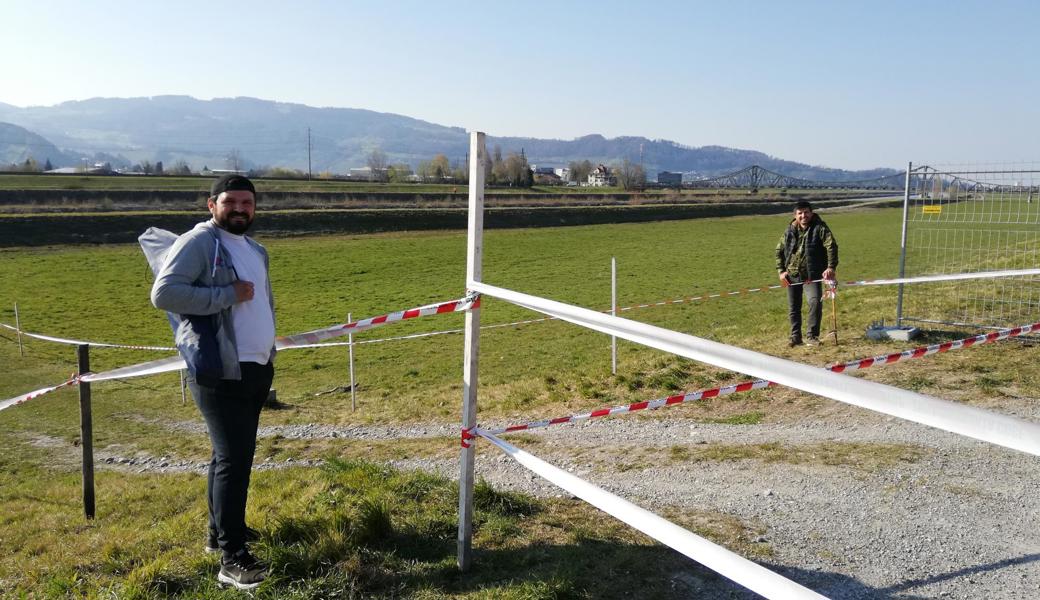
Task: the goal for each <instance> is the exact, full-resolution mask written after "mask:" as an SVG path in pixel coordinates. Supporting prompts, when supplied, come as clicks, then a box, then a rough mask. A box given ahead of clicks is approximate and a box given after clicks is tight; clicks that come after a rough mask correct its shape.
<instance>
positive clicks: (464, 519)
mask: <svg viewBox="0 0 1040 600" xmlns="http://www.w3.org/2000/svg"><path fill="white" fill-rule="evenodd" d="M484 137H485V136H484V133H482V132H479V131H474V132H471V133H470V134H469V223H468V227H467V233H466V287H467V288H468V287H470V284H471V283H473V282H479V281H480V280H481V277H482V268H481V264H482V253H483V249H484V161H485V157H486V154H487V149H486V148H485V145H484V143H485V140H484ZM479 353H480V309H479V308H473V309H470V310H469V311H468V312H466V344H465V351H464V355H463V364H462V432H463V438H462V450H461V452H460V456H459V465H460V466H459V471H460V472H459V557H458V560H459V569H460V570H461V571H463V572H465V571H468V570H469V566H470V563H471V560H472V553H473V461H474V459H475V454H474V448H473V443H472V440H467V439H466V433H467V432H468V431H469V430H471V429H472V428H474V427H476V426H477V365H478V358H479Z"/></svg>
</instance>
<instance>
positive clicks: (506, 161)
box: [0, 146, 646, 190]
mask: <svg viewBox="0 0 1040 600" xmlns="http://www.w3.org/2000/svg"><path fill="white" fill-rule="evenodd" d="M486 160H487V162H486V164H485V177H486V181H487V183H488V184H489V185H502V186H510V187H531V186H532V185H534V183H535V177H534V171H533V170H532V169H531V165H530V164H529V163H528V161H527V156H526V155H525V154H524V151H523V149H521V150H520V152H519V153H517V152H510V153H509V154H506V155H505V156H503V154H502V148H501V147H500V146H495V147H494V149H493V150H492V152H491V153H490V155H488V156H487V159H486ZM228 162H229V164H228V168H230V169H234V170H236V171H237V170H239V167H240V166H241V157H240V156H239V153H238V151H237V150H232V151H231V152H230V153H229V155H228ZM105 166H106V167H107V170H111V166H110V165H108V164H107V163H106V164H105ZM366 166H367V167H368V172H369V178H370V180H372V181H376V182H389V183H404V182H408V181H412V180H413V179H415V178H417V179H418V180H420V181H423V182H427V183H458V184H465V183H467V182H468V181H469V168H468V165H466V164H458V163H456V164H454V165H452V164H451V161H449V160H448V157H447V156H445V155H444V154H437V155H435V156H434V157H433V158H431V159H430V160H424V161H421V162H420V163H419V166H418V168H417V169H416V170H415V171H414V172H413V171H412V168H411V166H409V165H408V164H405V163H397V164H391V163H390V159H389V157H388V156H387V154H386V153H385V152H383V150H382V149H380V148H375V149H373V150H372V151H371V152H369V154H368V156H367V158H366ZM52 168H53V167H52V166H51V161H50V159H48V160H47V161H46V162H45V163H44V164H43V165H40V164H39V163H38V162H37V161H36V159H35V158H32V157H30V158H27V159H26V160H25V162H24V163H11V164H9V165H7V166H2V165H0V170H2V171H7V172H22V173H38V172H41V171H50V170H51V169H52ZM596 168H597V166H596V165H593V164H592V162H591V161H589V160H580V161H578V160H575V161H571V162H570V164H569V165H568V173H569V177H568V180H569V181H572V182H576V183H584V182H585V181H587V180H588V177H589V174H590V173H592V171H593V170H594V169H596ZM610 170H611V174H612V176H613V179H614V180H616V182H617V185H619V186H620V187H622V188H624V189H626V190H629V189H642V188H644V187H645V186H646V172H645V171H644V170H643V167H642V165H639V164H637V163H633V162H632V161H630V160H628V159H627V158H626V159H625V160H623V161H622V162H620V163H618V164H615V165H613V166H612V167H610ZM129 171H130V172H131V173H142V174H146V175H192V174H194V172H193V171H192V169H191V166H190V165H188V163H187V162H185V161H183V160H178V161H176V162H174V163H173V165H171V166H170V167H166V166H165V165H163V161H161V160H160V161H155V162H154V163H153V162H151V161H147V160H144V161H141V162H139V163H136V164H134V165H132V166H131V167H130V169H129ZM202 171H203V172H206V171H209V167H207V166H204V167H203V168H202ZM247 174H248V175H250V176H253V177H274V178H285V179H301V178H306V177H307V173H305V172H304V171H301V170H299V169H289V168H285V167H257V168H253V169H250V170H249V171H248V172H247ZM413 175H414V176H415V177H414V178H413ZM331 177H332V175H331V173H321V174H319V178H323V179H324V178H331Z"/></svg>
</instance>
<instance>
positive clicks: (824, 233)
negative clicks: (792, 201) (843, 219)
mask: <svg viewBox="0 0 1040 600" xmlns="http://www.w3.org/2000/svg"><path fill="white" fill-rule="evenodd" d="M836 268H838V242H837V240H835V239H834V234H833V233H831V230H830V228H829V227H827V224H826V223H824V222H823V219H821V218H820V216H819V215H815V214H814V215H813V218H812V220H811V221H809V227H807V228H806V229H805V230H801V229H800V228H799V227H798V223H797V222H795V221H794V220H792V221H791V223H790V224H789V225H788V226H787V230H786V231H784V234H783V235H782V236H780V243H778V244H777V245H776V271H777V273H783V272H784V271H787V272H788V273H790V274H791V276H792V277H794V276H797V277H799V278H805V279H806V280H813V279H819V278H821V277H822V276H823V272H824V271H825V270H827V269H836Z"/></svg>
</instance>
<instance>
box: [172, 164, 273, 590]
mask: <svg viewBox="0 0 1040 600" xmlns="http://www.w3.org/2000/svg"><path fill="white" fill-rule="evenodd" d="M207 205H208V207H209V212H210V214H212V215H213V218H212V219H211V220H209V221H206V222H203V223H199V224H198V225H196V226H195V228H194V229H192V230H191V231H189V232H187V233H185V234H184V235H182V236H180V237H179V238H177V241H176V242H175V243H174V244H173V246H172V247H171V248H170V251H169V253H168V254H167V255H166V258H165V261H164V262H163V263H162V268H161V269H160V270H159V273H158V275H157V276H156V278H155V284H154V285H153V286H152V304H154V305H155V306H156V307H157V308H161V309H163V310H166V311H167V312H168V313H169V315H170V319H171V323H173V324H174V328H175V331H176V334H175V337H176V343H177V349H178V350H179V351H180V353H181V355H182V356H183V357H184V360H185V362H186V363H187V367H188V373H189V374H188V387H189V388H190V389H191V393H192V396H193V397H194V398H195V404H196V405H197V406H198V407H199V411H200V412H201V413H202V416H203V418H204V419H205V421H206V428H207V429H208V430H209V439H210V443H211V444H212V446H213V452H212V456H211V459H210V463H209V479H208V485H207V497H208V506H209V535H208V538H207V541H206V546H205V548H206V551H207V552H217V551H220V552H221V561H220V573H219V574H218V575H217V579H218V580H219V581H220V582H221V583H223V584H229V585H233V586H235V587H236V588H239V589H251V588H255V587H256V586H258V585H260V582H261V581H263V580H264V577H265V576H266V575H267V567H266V566H265V565H264V564H263V563H260V562H259V561H257V560H256V559H255V558H254V557H253V556H252V555H251V554H250V553H249V549H248V548H247V547H246V544H247V543H249V542H251V541H255V540H256V538H257V532H256V531H254V530H252V529H250V528H249V527H246V520H245V515H246V497H247V494H248V489H249V475H250V471H251V470H252V467H253V454H254V452H255V450H256V431H257V427H258V425H259V422H260V408H261V407H262V406H263V403H264V401H265V400H266V398H267V394H268V392H269V391H270V389H271V381H272V379H273V377H274V367H273V360H274V339H275V334H274V331H275V327H274V297H273V296H272V294H271V285H270V281H269V280H268V258H267V251H266V250H264V248H263V246H261V245H260V244H258V243H256V242H255V241H253V240H252V239H250V238H248V237H246V236H245V235H243V234H245V232H246V231H247V230H248V229H249V226H250V225H251V224H252V223H253V217H254V211H255V208H256V190H255V188H254V187H253V183H252V182H251V181H250V180H249V179H247V178H246V177H243V176H241V175H224V176H223V177H221V178H220V179H218V180H216V181H215V182H214V183H213V186H212V187H211V188H210V195H209V199H208V201H207Z"/></svg>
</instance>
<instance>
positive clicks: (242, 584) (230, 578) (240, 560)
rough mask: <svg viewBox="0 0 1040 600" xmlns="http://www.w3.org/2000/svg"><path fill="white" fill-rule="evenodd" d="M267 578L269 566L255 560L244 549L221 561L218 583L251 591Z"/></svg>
mask: <svg viewBox="0 0 1040 600" xmlns="http://www.w3.org/2000/svg"><path fill="white" fill-rule="evenodd" d="M266 577H267V565H265V564H264V563H262V562H260V561H258V560H257V559H255V558H253V555H252V554H250V553H249V550H246V549H245V548H242V549H241V550H239V551H238V552H236V553H234V554H232V555H231V557H230V558H222V559H220V573H217V581H219V582H220V583H224V584H227V585H233V586H235V587H236V588H238V589H240V590H251V589H253V588H255V587H256V586H258V585H260V582H262V581H263V580H264V578H266Z"/></svg>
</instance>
